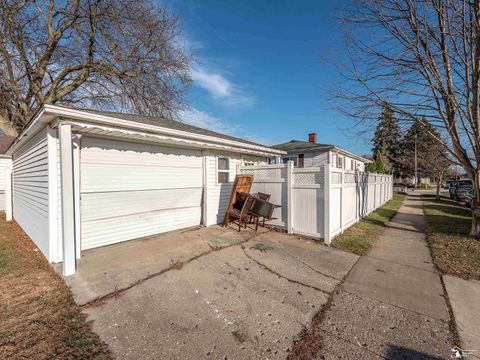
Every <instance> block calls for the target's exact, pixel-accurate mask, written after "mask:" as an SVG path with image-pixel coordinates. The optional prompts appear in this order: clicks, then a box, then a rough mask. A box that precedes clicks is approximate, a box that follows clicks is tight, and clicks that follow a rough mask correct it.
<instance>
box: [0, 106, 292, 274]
mask: <svg viewBox="0 0 480 360" xmlns="http://www.w3.org/2000/svg"><path fill="white" fill-rule="evenodd" d="M283 154H284V152H283V151H281V150H277V149H272V148H269V147H266V146H263V145H259V144H255V143H252V142H249V141H246V140H242V139H238V138H234V137H231V136H228V135H224V134H219V133H216V132H213V131H209V130H205V129H201V128H198V127H194V126H190V125H187V124H184V123H181V122H177V121H172V120H166V119H163V118H155V117H145V116H139V115H130V114H121V113H111V112H103V111H94V110H79V109H72V108H66V107H60V106H52V105H45V106H44V107H43V108H42V109H41V110H40V111H39V112H38V113H37V114H36V115H35V116H34V118H33V119H32V120H31V121H30V123H29V124H28V125H27V126H26V128H25V129H24V130H23V131H22V133H21V134H20V135H19V136H18V138H17V139H16V141H15V142H14V143H13V144H12V145H11V146H10V148H9V149H8V151H7V155H11V156H12V157H13V181H12V187H13V218H14V219H15V220H16V221H17V222H18V224H19V225H20V226H21V227H22V228H23V229H24V230H25V232H26V233H27V234H28V235H29V236H30V237H31V238H32V240H33V241H34V242H35V244H36V245H37V246H38V248H39V249H40V250H41V251H42V253H43V254H44V255H45V256H46V257H47V259H48V260H49V261H50V262H62V261H63V271H64V274H65V275H70V274H72V273H74V272H75V258H77V259H78V258H80V256H81V252H82V251H83V250H87V249H92V248H95V247H99V246H104V245H109V244H113V243H118V242H122V241H127V240H131V239H135V238H140V237H144V236H149V235H153V234H158V233H163V232H167V231H171V230H176V229H181V228H187V227H191V226H196V225H200V224H203V225H205V226H209V225H212V224H217V223H219V222H221V221H222V220H223V215H224V212H225V208H226V204H227V202H228V198H229V196H230V191H231V186H232V181H233V179H234V177H235V174H236V171H237V165H241V164H246V163H248V164H264V163H266V161H267V159H268V158H269V157H272V156H282V155H283Z"/></svg>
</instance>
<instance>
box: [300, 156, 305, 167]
mask: <svg viewBox="0 0 480 360" xmlns="http://www.w3.org/2000/svg"><path fill="white" fill-rule="evenodd" d="M304 160H305V155H304V154H298V167H299V168H303V166H304Z"/></svg>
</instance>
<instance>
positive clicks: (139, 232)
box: [80, 137, 203, 249]
mask: <svg viewBox="0 0 480 360" xmlns="http://www.w3.org/2000/svg"><path fill="white" fill-rule="evenodd" d="M81 147H82V150H81V155H80V158H81V160H80V164H81V165H80V184H81V185H80V186H81V201H80V203H81V247H82V249H89V248H93V247H98V246H103V245H108V244H113V243H117V242H120V241H126V240H130V239H135V238H139V237H143V236H149V235H154V234H158V233H162V232H166V231H171V230H176V229H181V228H186V227H190V226H195V225H199V224H200V221H201V200H202V188H203V184H202V155H201V152H200V151H197V150H188V149H178V148H169V147H163V146H158V145H150V144H144V143H133V142H125V141H117V140H107V139H99V138H90V137H83V138H82V139H81Z"/></svg>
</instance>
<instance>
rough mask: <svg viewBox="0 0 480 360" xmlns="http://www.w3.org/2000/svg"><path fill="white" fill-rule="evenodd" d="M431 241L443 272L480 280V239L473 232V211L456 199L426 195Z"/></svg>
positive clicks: (426, 213)
mask: <svg viewBox="0 0 480 360" xmlns="http://www.w3.org/2000/svg"><path fill="white" fill-rule="evenodd" d="M423 206H424V210H425V216H426V219H427V235H428V241H429V242H430V246H431V248H432V253H433V258H434V260H435V263H436V264H437V266H438V268H439V269H440V271H442V272H443V273H445V274H450V275H455V276H459V277H462V278H464V279H477V280H480V241H479V240H475V239H473V238H472V237H470V236H469V235H468V234H469V232H470V221H471V213H470V210H469V209H467V208H465V207H463V206H461V205H460V204H458V203H457V202H455V201H452V200H449V199H446V198H442V199H440V200H436V199H435V198H434V197H431V196H424V202H423Z"/></svg>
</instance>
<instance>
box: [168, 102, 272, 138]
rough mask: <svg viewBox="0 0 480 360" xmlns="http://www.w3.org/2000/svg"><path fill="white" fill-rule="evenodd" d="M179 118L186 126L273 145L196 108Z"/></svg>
mask: <svg viewBox="0 0 480 360" xmlns="http://www.w3.org/2000/svg"><path fill="white" fill-rule="evenodd" d="M178 117H179V120H180V121H182V122H184V123H186V124H190V125H193V126H198V127H200V128H203V129H208V130H212V131H216V132H219V133H223V134H227V135H231V136H235V137H238V138H240V139H245V140H249V141H253V142H256V143H259V144H270V143H271V141H269V140H267V139H264V138H262V137H259V136H256V135H252V133H251V132H250V131H247V130H246V129H243V128H242V127H240V126H238V125H232V124H229V123H227V122H226V121H223V120H221V119H219V118H217V117H215V116H212V115H210V114H208V113H206V112H203V111H201V110H198V109H195V108H192V109H189V110H182V111H180V112H179V114H178Z"/></svg>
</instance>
